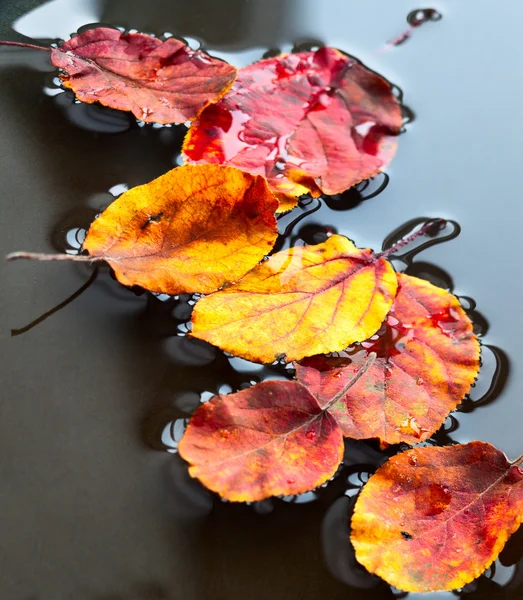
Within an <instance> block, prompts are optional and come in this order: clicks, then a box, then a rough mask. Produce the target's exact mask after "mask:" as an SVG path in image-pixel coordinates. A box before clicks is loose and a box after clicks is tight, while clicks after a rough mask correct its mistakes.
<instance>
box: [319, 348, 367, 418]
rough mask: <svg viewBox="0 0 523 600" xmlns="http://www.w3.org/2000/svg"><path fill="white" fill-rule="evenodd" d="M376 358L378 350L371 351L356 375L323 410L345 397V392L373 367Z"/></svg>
mask: <svg viewBox="0 0 523 600" xmlns="http://www.w3.org/2000/svg"><path fill="white" fill-rule="evenodd" d="M375 360H376V352H371V353H370V354H369V355H368V356H367V359H366V360H365V362H364V363H363V366H362V367H361V369H360V370H359V371H358V372H357V373H356V375H354V377H353V378H352V379H351V380H350V381H349V382H348V383H347V385H346V386H345V387H344V388H343V389H342V390H341V391H340V392H338V393H337V394H336V395H335V396H334V398H333V399H332V400H329V402H328V403H327V404H326V405H325V406H324V407H323V410H328V409H329V408H330V407H331V406H332V405H333V404H335V403H336V402H338V400H341V399H342V398H343V396H345V394H346V393H347V392H348V391H349V390H350V388H351V387H352V386H353V385H355V384H356V383H357V382H358V381H359V380H360V379H361V378H362V377H363V376H364V375H365V373H366V372H367V371H368V370H369V369H370V368H371V367H372V365H373V364H374V361H375Z"/></svg>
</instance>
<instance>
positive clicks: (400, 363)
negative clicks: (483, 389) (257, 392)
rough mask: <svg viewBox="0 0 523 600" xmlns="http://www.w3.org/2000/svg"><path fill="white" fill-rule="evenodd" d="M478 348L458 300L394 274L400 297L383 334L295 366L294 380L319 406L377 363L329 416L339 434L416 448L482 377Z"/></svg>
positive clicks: (445, 293)
mask: <svg viewBox="0 0 523 600" xmlns="http://www.w3.org/2000/svg"><path fill="white" fill-rule="evenodd" d="M479 351H480V348H479V342H478V340H477V338H476V336H475V335H474V334H473V331H472V323H471V321H470V319H469V318H468V317H467V315H466V314H465V312H464V310H463V309H462V308H461V306H460V303H459V301H458V299H457V298H456V297H455V296H454V295H452V294H450V293H448V292H446V291H445V290H442V289H441V288H438V287H436V286H434V285H432V284H430V283H428V282H427V281H424V280H422V279H418V278H417V277H411V276H409V275H398V292H397V296H396V298H395V300H394V304H393V305H392V308H391V311H390V313H389V314H388V316H387V319H386V321H385V323H384V324H383V325H382V327H381V328H380V330H379V331H378V332H377V333H376V334H375V335H374V336H372V337H371V338H370V339H368V340H366V341H364V342H362V343H361V344H357V345H354V346H352V347H350V348H348V349H347V350H346V352H345V353H343V355H342V356H340V357H326V356H316V357H311V358H308V359H305V360H304V361H302V363H301V364H300V363H299V364H297V365H296V375H297V378H298V381H300V382H301V383H303V384H304V385H305V386H306V387H307V388H308V389H309V391H310V392H311V393H312V394H313V395H314V396H315V397H316V398H317V399H318V401H319V403H320V404H321V405H324V404H325V403H326V402H328V401H329V400H330V398H332V396H333V395H335V394H336V393H337V392H338V391H339V390H340V389H342V388H343V386H344V382H345V381H346V380H347V379H350V378H352V377H353V376H354V374H355V373H356V372H357V371H358V370H359V369H360V367H361V364H362V363H363V362H364V361H365V360H366V358H367V356H368V354H369V353H370V352H373V353H376V355H377V358H376V360H375V361H374V364H373V365H372V367H371V368H370V369H369V371H368V372H367V374H366V375H365V376H364V377H363V378H362V379H361V381H360V382H359V383H358V384H357V385H355V386H354V387H352V388H351V389H350V391H349V392H348V394H347V395H346V396H345V397H344V398H342V399H340V401H339V402H338V403H336V404H335V405H334V406H333V407H332V408H331V409H330V412H331V414H332V415H333V416H335V417H336V420H337V421H338V423H339V424H340V426H341V428H342V430H343V433H344V435H346V436H347V437H351V438H356V439H365V438H374V437H376V438H379V439H380V440H382V441H384V442H387V443H389V444H397V443H399V442H407V443H409V444H416V443H418V442H419V441H420V440H424V439H426V438H427V437H430V436H431V435H432V434H433V433H434V432H435V431H436V430H437V429H439V427H440V426H441V425H442V424H443V421H444V420H445V418H446V416H447V415H448V413H449V412H451V411H452V410H454V409H455V408H456V407H457V405H458V404H459V403H460V402H461V401H462V400H463V398H464V397H465V395H466V394H467V393H468V392H469V390H470V386H471V385H472V383H473V382H474V379H475V378H476V376H477V374H478V372H479V366H480V365H479Z"/></svg>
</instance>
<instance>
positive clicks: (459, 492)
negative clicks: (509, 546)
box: [351, 442, 523, 592]
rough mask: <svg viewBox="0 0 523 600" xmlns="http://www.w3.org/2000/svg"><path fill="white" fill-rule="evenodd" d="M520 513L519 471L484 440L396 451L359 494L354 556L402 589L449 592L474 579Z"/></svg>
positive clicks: (522, 478)
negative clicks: (399, 452)
mask: <svg viewBox="0 0 523 600" xmlns="http://www.w3.org/2000/svg"><path fill="white" fill-rule="evenodd" d="M522 518H523V470H522V469H520V468H519V467H517V466H516V465H514V464H511V463H509V462H508V461H507V459H506V457H505V455H504V454H503V453H502V452H500V451H499V450H497V449H496V448H494V447H493V446H491V445H490V444H487V443H485V442H471V443H470V444H466V445H457V446H450V447H447V448H415V449H413V450H409V451H407V452H404V453H403V454H400V455H398V456H394V457H393V458H391V459H390V460H389V461H388V462H387V463H385V465H383V466H382V467H381V468H380V469H379V470H378V471H377V472H376V474H375V475H373V476H372V477H371V478H370V480H369V482H368V483H367V485H366V486H365V487H364V489H363V491H362V492H361V494H360V496H359V498H358V501H357V503H356V508H355V510H354V516H353V518H352V536H351V539H352V543H353V544H354V547H355V549H356V558H357V559H358V561H359V562H360V563H361V564H362V565H363V566H365V567H366V568H367V569H368V570H369V571H370V572H371V573H376V574H377V575H379V576H380V577H382V578H383V579H385V581H387V582H388V583H390V584H391V585H394V586H396V587H398V588H400V589H402V590H405V591H408V592H430V591H438V590H452V589H456V588H459V587H462V586H463V585H465V584H467V583H469V582H470V581H472V580H473V579H475V578H476V577H478V576H479V575H480V574H481V573H482V572H483V571H484V570H485V569H486V568H487V567H488V566H489V565H490V564H491V563H492V561H493V560H494V559H495V558H496V557H497V556H498V554H499V552H500V551H501V549H502V548H503V546H504V545H505V542H506V541H507V539H508V538H509V537H510V535H511V534H512V533H514V531H516V529H517V528H518V527H519V525H520V523H521V521H522Z"/></svg>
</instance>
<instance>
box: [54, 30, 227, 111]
mask: <svg viewBox="0 0 523 600" xmlns="http://www.w3.org/2000/svg"><path fill="white" fill-rule="evenodd" d="M51 61H52V63H53V65H55V66H56V67H60V68H61V69H63V71H64V73H63V74H62V75H61V76H60V78H61V80H62V83H63V84H64V85H65V87H68V88H70V89H72V90H73V92H74V93H75V94H76V96H77V98H78V99H79V100H81V101H82V102H87V103H92V102H100V103H101V104H103V105H104V106H109V107H110V108H116V109H118V110H127V111H131V112H132V113H133V114H134V115H135V117H137V118H138V119H141V120H143V121H147V122H150V123H184V122H185V121H192V120H193V119H195V118H196V117H197V115H198V114H199V113H200V112H201V111H202V110H203V109H204V108H205V107H206V106H207V105H209V104H211V103H213V102H217V101H218V100H219V99H220V98H221V97H222V96H223V95H224V94H225V93H226V91H227V90H228V89H229V87H230V86H231V85H232V83H233V81H234V79H235V77H236V69H235V68H234V67H233V66H231V65H229V64H227V63H225V62H223V61H221V60H218V59H216V58H211V57H210V56H208V55H207V54H205V53H203V52H199V51H194V50H191V48H189V47H188V46H187V45H186V44H184V43H183V42H181V41H180V40H177V39H175V38H169V39H167V40H165V41H162V40H159V39H158V38H155V37H151V36H150V35H145V34H142V33H129V34H122V33H121V32H120V31H118V30H117V29H110V28H107V27H99V28H97V29H90V30H88V31H85V32H84V33H81V34H80V35H78V36H76V37H74V38H71V39H70V40H68V41H66V42H64V43H63V44H62V45H61V46H60V47H59V48H53V49H52V50H51Z"/></svg>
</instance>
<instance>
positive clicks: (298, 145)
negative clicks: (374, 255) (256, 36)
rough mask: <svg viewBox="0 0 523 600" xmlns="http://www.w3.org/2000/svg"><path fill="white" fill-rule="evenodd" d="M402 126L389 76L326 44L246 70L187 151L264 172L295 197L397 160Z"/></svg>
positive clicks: (346, 183)
mask: <svg viewBox="0 0 523 600" xmlns="http://www.w3.org/2000/svg"><path fill="white" fill-rule="evenodd" d="M401 125H402V119H401V110H400V106H399V104H398V102H397V100H396V99H395V98H394V96H393V94H392V91H391V87H390V85H389V83H388V82H387V81H386V80H385V79H383V78H382V77H380V76H379V75H377V74H376V73H374V72H372V71H369V70H368V69H367V68H365V67H364V66H363V65H362V64H361V63H359V62H358V61H356V60H355V59H353V58H352V57H349V56H347V55H345V54H342V53H341V52H339V51H338V50H335V49H334V48H328V47H324V48H321V49H320V50H318V51H317V52H303V53H299V54H284V55H281V56H278V57H276V58H270V59H267V60H263V61H260V62H258V63H255V64H254V65H251V66H249V67H245V68H244V69H241V70H240V71H239V73H238V79H237V80H236V82H235V84H234V85H233V87H232V89H231V91H230V92H229V93H228V94H227V95H226V96H225V97H224V98H223V99H222V100H221V101H220V102H219V103H218V104H216V105H215V106H211V107H209V108H207V109H206V110H205V111H204V112H203V113H202V115H201V116H200V118H199V120H198V121H197V122H196V123H194V125H193V127H192V128H191V129H190V131H189V133H188V135H187V138H186V141H185V144H184V152H185V155H186V157H187V159H188V160H189V161H193V162H211V163H215V164H228V165H232V166H235V167H238V168H240V169H244V170H246V171H249V172H251V173H255V174H258V175H263V176H265V177H267V179H268V181H269V184H270V185H271V186H272V188H273V190H274V191H276V192H279V193H280V194H284V195H287V196H300V195H301V194H304V193H306V192H310V193H312V194H313V195H319V194H320V191H323V192H324V193H326V194H337V193H340V192H342V191H344V190H346V189H347V188H349V187H351V186H352V185H354V184H356V183H358V182H359V181H361V180H362V179H368V178H369V177H372V176H373V175H376V173H378V172H379V171H380V170H381V169H382V168H383V167H384V166H386V165H387V164H388V163H389V162H390V161H391V159H392V157H393V156H394V153H395V149H396V141H395V137H396V136H397V135H398V133H399V130H400V128H401Z"/></svg>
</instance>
